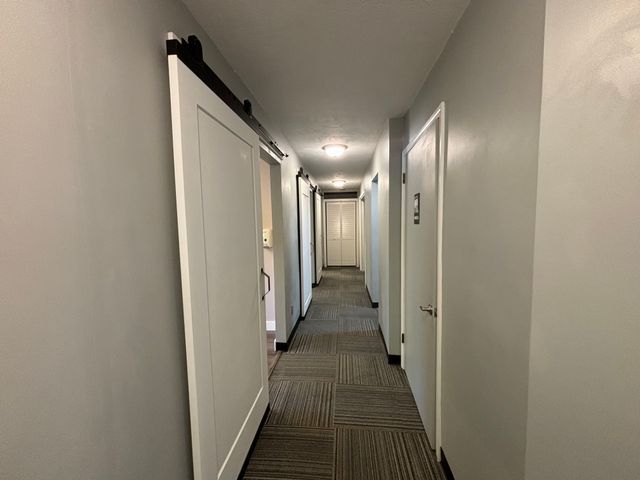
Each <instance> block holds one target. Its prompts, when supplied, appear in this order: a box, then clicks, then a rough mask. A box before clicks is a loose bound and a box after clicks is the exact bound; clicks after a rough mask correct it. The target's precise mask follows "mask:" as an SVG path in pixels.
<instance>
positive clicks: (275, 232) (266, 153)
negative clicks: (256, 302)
mask: <svg viewBox="0 0 640 480" xmlns="http://www.w3.org/2000/svg"><path fill="white" fill-rule="evenodd" d="M260 158H261V159H262V161H264V162H266V163H268V164H269V172H270V175H269V177H270V178H269V180H270V182H271V222H272V224H271V235H272V240H273V248H272V250H273V275H274V278H272V279H271V284H272V285H273V293H274V296H275V304H276V305H275V306H276V342H286V341H287V299H286V293H285V292H286V289H285V272H286V266H285V246H284V233H283V231H284V216H283V209H282V160H281V159H280V158H278V157H277V156H276V155H274V153H273V152H272V151H271V150H270V149H269V146H268V145H267V144H266V143H265V142H264V140H262V139H261V140H260Z"/></svg>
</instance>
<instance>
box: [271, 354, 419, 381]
mask: <svg viewBox="0 0 640 480" xmlns="http://www.w3.org/2000/svg"><path fill="white" fill-rule="evenodd" d="M280 362H282V360H280ZM338 383H344V384H349V385H381V386H386V387H407V386H408V383H407V378H406V376H405V374H404V372H403V371H402V368H401V367H400V366H399V365H389V362H388V361H387V356H386V355H339V356H338Z"/></svg>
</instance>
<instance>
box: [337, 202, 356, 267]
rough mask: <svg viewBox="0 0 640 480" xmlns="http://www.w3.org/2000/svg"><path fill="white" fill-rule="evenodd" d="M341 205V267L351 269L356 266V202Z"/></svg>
mask: <svg viewBox="0 0 640 480" xmlns="http://www.w3.org/2000/svg"><path fill="white" fill-rule="evenodd" d="M341 205H342V207H341V215H340V224H341V227H340V228H341V242H340V243H341V247H342V263H341V265H343V266H349V267H352V266H355V264H356V202H354V201H349V202H342V204H341Z"/></svg>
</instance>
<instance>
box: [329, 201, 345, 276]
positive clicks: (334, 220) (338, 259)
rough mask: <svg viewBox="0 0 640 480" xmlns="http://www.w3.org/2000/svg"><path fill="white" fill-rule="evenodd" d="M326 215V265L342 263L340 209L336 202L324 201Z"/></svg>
mask: <svg viewBox="0 0 640 480" xmlns="http://www.w3.org/2000/svg"><path fill="white" fill-rule="evenodd" d="M326 216H327V232H326V235H327V265H328V266H340V265H342V236H341V227H340V216H341V209H340V203H338V202H327V203H326Z"/></svg>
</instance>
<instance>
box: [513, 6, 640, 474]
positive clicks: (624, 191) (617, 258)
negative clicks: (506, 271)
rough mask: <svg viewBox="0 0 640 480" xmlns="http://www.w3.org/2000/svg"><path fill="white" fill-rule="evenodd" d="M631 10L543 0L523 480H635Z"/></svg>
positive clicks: (639, 180)
mask: <svg viewBox="0 0 640 480" xmlns="http://www.w3.org/2000/svg"><path fill="white" fill-rule="evenodd" d="M639 52H640V4H639V3H638V2H637V0H582V1H580V2H576V1H572V0H549V1H548V2H547V14H546V33H545V57H544V82H543V97H542V119H541V132H540V160H539V181H538V207H537V221H536V245H535V264H534V285H533V286H534V294H533V318H532V333H531V383H530V387H529V422H528V435H527V470H526V471H527V479H530V480H543V479H544V480H564V479H573V478H580V479H581V480H596V479H603V478H607V479H608V478H611V479H614V478H615V479H616V480H632V479H637V478H640V456H639V455H638V449H639V448H640V340H639V339H640V318H639V316H638V312H640V295H639V292H640V268H639V267H640V250H639V246H640V227H639V222H640V69H639V65H640V63H639V59H638V53H639Z"/></svg>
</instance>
